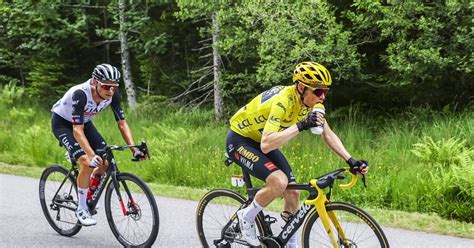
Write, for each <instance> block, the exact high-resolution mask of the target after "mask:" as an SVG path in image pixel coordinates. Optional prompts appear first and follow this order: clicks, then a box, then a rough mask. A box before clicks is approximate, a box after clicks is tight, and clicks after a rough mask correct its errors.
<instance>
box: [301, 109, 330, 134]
mask: <svg viewBox="0 0 474 248" xmlns="http://www.w3.org/2000/svg"><path fill="white" fill-rule="evenodd" d="M324 121H325V120H324V115H323V114H321V113H319V112H309V113H308V115H307V116H306V119H304V120H302V121H300V122H298V123H296V126H297V127H298V130H299V131H300V132H301V131H304V130H307V129H309V128H312V127H316V126H322V125H323V124H324Z"/></svg>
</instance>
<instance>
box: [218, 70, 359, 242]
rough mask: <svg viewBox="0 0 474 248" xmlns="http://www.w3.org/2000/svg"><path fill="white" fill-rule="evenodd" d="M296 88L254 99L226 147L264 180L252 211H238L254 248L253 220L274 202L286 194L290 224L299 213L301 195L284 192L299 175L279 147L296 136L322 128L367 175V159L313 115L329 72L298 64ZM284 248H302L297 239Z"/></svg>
mask: <svg viewBox="0 0 474 248" xmlns="http://www.w3.org/2000/svg"><path fill="white" fill-rule="evenodd" d="M293 82H294V85H291V86H275V87H273V88H271V89H269V90H267V91H265V92H263V93H261V94H260V95H258V96H256V97H255V98H254V99H252V100H251V101H250V102H249V103H248V104H247V105H245V106H244V107H242V108H241V109H240V110H239V111H237V113H235V114H234V116H232V118H231V119H230V129H231V130H230V131H229V134H228V136H227V141H226V147H227V153H228V154H229V156H230V158H231V159H232V160H233V161H234V162H236V163H237V164H239V165H240V166H241V167H242V168H243V169H244V170H246V171H247V172H248V173H249V174H251V175H253V176H255V177H257V178H259V179H261V180H263V181H265V184H266V185H265V187H264V188H262V189H261V190H259V191H258V192H257V194H256V195H255V198H254V199H253V201H252V204H250V205H249V206H248V207H246V208H244V209H242V210H240V211H238V212H237V217H238V219H239V225H240V229H241V232H242V236H243V238H244V239H245V240H246V241H247V242H248V243H249V245H251V246H259V245H260V241H259V240H258V238H257V235H256V230H255V217H256V216H257V214H258V213H259V212H260V211H261V210H262V209H263V208H264V207H266V206H267V205H268V204H270V203H271V202H272V201H273V200H274V199H275V198H277V197H278V196H280V195H282V194H283V195H284V198H285V206H284V211H283V213H282V218H283V219H285V220H286V221H288V220H289V219H291V218H292V216H293V215H294V214H295V213H296V212H297V211H298V203H299V202H298V201H299V197H300V195H299V192H298V191H295V190H286V186H287V185H288V183H295V177H294V175H293V172H292V170H291V167H290V165H289V164H288V161H287V160H286V158H285V157H284V155H283V154H282V153H281V152H280V150H279V148H280V147H281V146H282V145H284V144H286V143H287V142H288V141H290V140H291V139H293V138H294V137H295V136H296V135H297V134H298V133H300V132H302V131H304V130H307V129H309V128H311V127H317V126H322V127H323V133H322V134H321V137H322V138H323V140H324V142H325V143H326V145H327V146H328V147H329V148H330V149H331V150H332V151H333V152H334V153H336V154H337V155H338V156H339V157H341V158H342V159H344V160H345V161H346V162H347V163H348V164H349V166H350V167H351V168H352V169H353V171H358V172H360V173H362V174H365V173H367V172H368V162H367V161H366V160H356V159H353V158H352V157H351V155H350V154H349V153H348V152H347V150H346V149H345V147H344V145H343V144H342V142H341V140H340V139H339V137H338V136H337V135H336V134H335V133H334V132H333V131H332V129H331V128H330V127H329V125H328V123H327V121H326V120H325V118H324V115H323V114H321V113H319V112H316V111H314V112H313V111H312V108H313V107H314V106H317V105H320V106H319V107H323V106H322V104H323V102H324V100H325V98H326V95H327V93H328V91H329V86H330V85H331V84H332V79H331V75H330V73H329V71H328V70H327V69H326V68H325V67H324V66H322V65H321V64H318V63H315V62H302V63H300V64H298V65H297V66H296V68H295V70H294V74H293ZM286 247H291V248H294V247H298V242H297V238H296V235H293V237H291V239H290V240H289V241H288V244H287V246H286Z"/></svg>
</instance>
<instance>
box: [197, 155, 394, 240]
mask: <svg viewBox="0 0 474 248" xmlns="http://www.w3.org/2000/svg"><path fill="white" fill-rule="evenodd" d="M231 162H232V161H230V160H228V161H226V164H227V165H229V164H230V163H231ZM344 173H347V174H350V175H351V176H352V180H351V182H350V183H348V184H341V185H339V187H340V188H342V189H350V188H352V187H354V185H355V184H356V182H357V178H358V177H357V175H354V174H352V173H350V172H349V168H346V167H343V168H340V169H337V170H334V171H332V172H330V173H327V174H325V175H323V176H321V177H319V178H317V179H312V180H311V181H310V182H309V183H300V184H290V185H288V187H287V189H292V190H305V191H308V192H309V197H308V199H307V200H305V201H304V203H303V204H302V206H301V208H300V209H299V210H298V212H297V213H296V214H295V215H293V217H292V218H290V219H289V220H288V222H286V224H285V226H283V228H282V230H281V232H280V233H279V234H277V235H274V234H273V231H272V229H271V225H272V224H273V223H275V222H277V220H276V218H274V217H271V216H270V215H267V214H265V213H264V212H263V211H262V212H260V213H259V215H258V216H257V218H256V226H257V235H258V238H259V240H260V242H261V245H262V246H265V247H270V248H273V247H275V248H276V247H284V246H285V244H286V243H287V242H288V240H289V238H290V237H291V236H292V235H293V234H295V233H296V232H297V230H298V229H299V228H300V227H303V229H302V236H301V241H300V243H301V245H302V247H305V248H307V247H351V248H352V247H384V248H385V247H390V245H389V243H388V240H387V237H386V236H385V234H384V232H383V230H382V228H381V227H380V226H379V225H378V224H377V222H376V221H375V220H374V219H373V218H372V217H371V216H370V215H369V214H367V213H366V212H365V211H363V210H362V209H360V208H358V207H356V206H354V205H352V204H349V203H345V202H331V201H330V197H331V190H332V188H333V185H334V182H335V181H336V180H338V179H344V178H346V175H345V174H344ZM243 181H244V182H245V185H246V188H247V193H248V198H246V197H244V196H242V195H241V194H239V193H237V192H235V191H233V190H229V189H214V190H211V191H209V192H208V193H207V194H205V195H204V197H203V198H202V199H201V201H200V202H199V204H198V208H197V213H196V218H197V221H196V224H197V231H198V235H199V239H200V241H201V244H202V246H203V247H241V246H242V247H243V246H248V244H247V242H246V241H244V240H243V239H242V235H241V233H240V229H239V224H238V220H237V216H236V212H237V211H238V210H240V209H242V208H245V207H246V206H247V205H249V204H250V203H251V202H252V200H253V198H254V196H255V194H256V193H257V191H258V190H259V189H260V188H254V187H252V182H251V180H250V176H249V174H247V173H245V171H243ZM325 189H329V192H328V193H326V192H325Z"/></svg>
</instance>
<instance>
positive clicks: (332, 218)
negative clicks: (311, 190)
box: [305, 179, 347, 248]
mask: <svg viewBox="0 0 474 248" xmlns="http://www.w3.org/2000/svg"><path fill="white" fill-rule="evenodd" d="M310 183H311V185H312V186H313V187H315V188H316V190H317V191H318V196H317V197H316V199H314V200H306V201H305V203H306V204H312V205H315V207H316V211H317V212H318V214H319V218H320V219H321V222H322V223H323V226H324V230H325V231H326V233H327V235H328V236H329V239H330V240H331V243H332V245H333V247H336V248H338V247H339V244H338V240H337V239H336V238H335V237H334V232H333V230H332V228H331V222H332V223H333V225H334V227H335V228H336V230H337V234H338V238H339V240H342V241H343V242H344V243H346V240H347V239H346V235H345V234H344V230H343V229H342V227H341V223H340V222H339V220H338V219H337V217H336V214H335V213H334V212H333V211H331V212H327V211H326V204H327V203H329V201H328V199H327V197H326V194H325V193H324V191H323V189H321V188H320V187H318V186H317V185H316V180H314V179H313V180H311V182H310Z"/></svg>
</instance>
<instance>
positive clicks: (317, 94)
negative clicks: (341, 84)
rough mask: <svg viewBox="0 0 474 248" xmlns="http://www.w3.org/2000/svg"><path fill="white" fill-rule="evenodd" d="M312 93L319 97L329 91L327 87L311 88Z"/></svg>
mask: <svg viewBox="0 0 474 248" xmlns="http://www.w3.org/2000/svg"><path fill="white" fill-rule="evenodd" d="M313 93H314V94H315V95H316V96H317V97H321V96H322V95H323V94H324V96H327V95H328V93H329V89H328V88H323V89H314V90H313Z"/></svg>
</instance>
